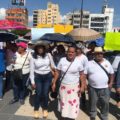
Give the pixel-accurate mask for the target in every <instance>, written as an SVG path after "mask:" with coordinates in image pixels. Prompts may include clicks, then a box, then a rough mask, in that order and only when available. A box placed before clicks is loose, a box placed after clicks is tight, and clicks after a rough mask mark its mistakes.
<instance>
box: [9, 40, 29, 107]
mask: <svg viewBox="0 0 120 120" xmlns="http://www.w3.org/2000/svg"><path fill="white" fill-rule="evenodd" d="M17 47H18V50H17V52H16V54H15V56H14V58H13V59H14V64H13V70H14V71H13V75H12V80H13V95H14V98H13V99H12V100H11V101H10V104H13V103H15V102H18V101H19V100H20V103H21V104H22V105H23V104H24V99H25V95H26V89H27V88H26V82H27V80H28V78H29V73H30V59H31V54H30V53H28V52H27V51H26V49H27V44H26V43H24V42H20V43H18V44H17ZM20 69H22V77H19V76H16V75H15V74H16V73H15V71H18V70H20Z"/></svg>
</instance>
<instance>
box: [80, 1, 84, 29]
mask: <svg viewBox="0 0 120 120" xmlns="http://www.w3.org/2000/svg"><path fill="white" fill-rule="evenodd" d="M82 19H83V0H82V1H81V11H80V28H81V27H82Z"/></svg>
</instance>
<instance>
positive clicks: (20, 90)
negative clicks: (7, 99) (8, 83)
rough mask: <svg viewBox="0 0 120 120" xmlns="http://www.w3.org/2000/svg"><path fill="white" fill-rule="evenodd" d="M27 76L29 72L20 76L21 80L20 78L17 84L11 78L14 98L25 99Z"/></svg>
mask: <svg viewBox="0 0 120 120" xmlns="http://www.w3.org/2000/svg"><path fill="white" fill-rule="evenodd" d="M28 77H29V73H28V74H24V75H23V76H22V80H20V81H21V82H19V84H15V82H14V80H13V95H14V99H18V100H19V99H22V100H24V99H25V94H26V90H27V87H26V82H27V80H28Z"/></svg>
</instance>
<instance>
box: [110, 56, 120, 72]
mask: <svg viewBox="0 0 120 120" xmlns="http://www.w3.org/2000/svg"><path fill="white" fill-rule="evenodd" d="M119 62H120V54H119V55H117V56H116V57H115V59H114V61H113V63H112V67H113V69H114V71H115V72H117V68H118V64H119Z"/></svg>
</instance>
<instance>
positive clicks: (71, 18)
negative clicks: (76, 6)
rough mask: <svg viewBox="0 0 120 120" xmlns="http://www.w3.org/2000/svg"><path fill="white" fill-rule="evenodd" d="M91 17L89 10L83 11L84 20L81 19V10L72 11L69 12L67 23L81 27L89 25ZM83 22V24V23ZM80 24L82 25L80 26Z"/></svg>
mask: <svg viewBox="0 0 120 120" xmlns="http://www.w3.org/2000/svg"><path fill="white" fill-rule="evenodd" d="M89 17H90V12H89V11H83V13H82V21H81V11H79V10H76V11H73V12H71V13H68V14H67V24H71V25H73V26H74V28H79V27H85V28H88V27H89ZM81 22H82V24H81ZM80 24H81V25H82V26H80Z"/></svg>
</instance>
